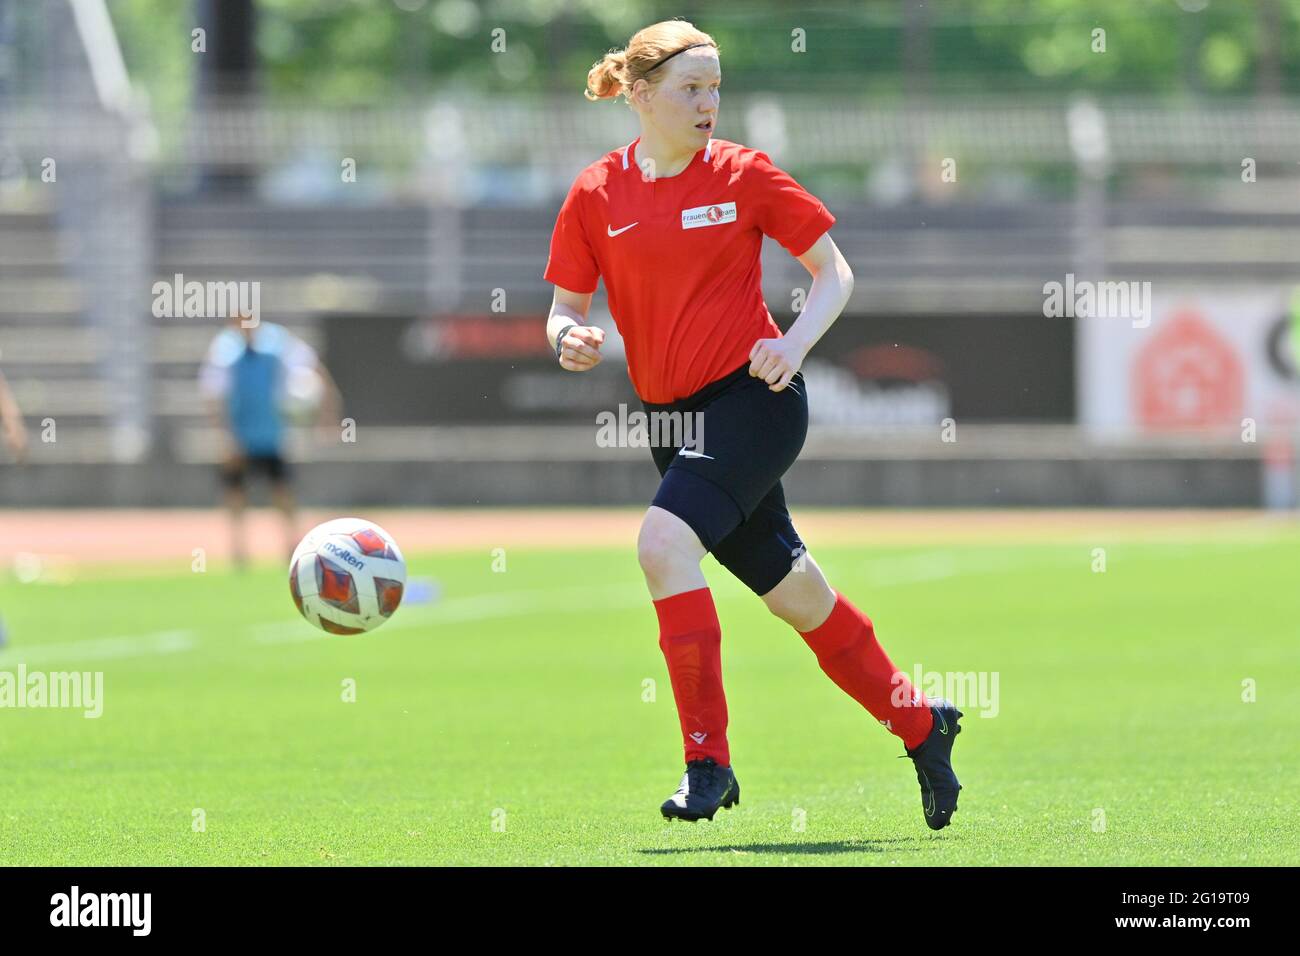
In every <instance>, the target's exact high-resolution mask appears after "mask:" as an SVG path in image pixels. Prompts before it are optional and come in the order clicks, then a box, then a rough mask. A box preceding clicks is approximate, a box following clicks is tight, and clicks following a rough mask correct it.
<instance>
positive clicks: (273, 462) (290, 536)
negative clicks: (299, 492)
mask: <svg viewBox="0 0 1300 956" xmlns="http://www.w3.org/2000/svg"><path fill="white" fill-rule="evenodd" d="M266 469H267V473H268V474H269V475H270V478H271V501H272V503H273V504H274V505H275V508H276V510H277V511H279V512H280V517H281V519H282V521H283V522H284V547H285V551H284V556H285V559H286V560H287V559H288V558H290V557H291V556H292V555H293V551H294V548H296V547H298V519H297V501H296V499H295V497H294V493H293V483H292V481H291V480H290V474H289V466H288V465H287V464H286V463H285V460H284V458H283V456H281V455H278V454H277V455H273V456H269V457H268V458H267V462H266Z"/></svg>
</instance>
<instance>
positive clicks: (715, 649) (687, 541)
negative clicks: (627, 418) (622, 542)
mask: <svg viewBox="0 0 1300 956" xmlns="http://www.w3.org/2000/svg"><path fill="white" fill-rule="evenodd" d="M719 496H721V497H722V498H723V499H725V495H724V493H723V492H721V491H720V490H719V489H717V488H713V487H711V486H708V485H707V484H703V483H700V482H699V481H698V479H694V478H692V477H691V476H689V475H686V474H684V473H682V472H679V471H677V470H675V469H670V470H668V473H667V475H666V476H665V478H664V481H663V482H662V483H661V485H660V489H659V492H658V494H656V496H655V503H654V504H653V505H652V506H651V507H650V509H649V510H648V511H647V512H646V516H645V518H644V519H643V521H642V523H641V531H640V534H639V535H638V538H637V558H638V560H639V562H640V564H641V570H642V573H643V574H644V575H645V580H646V587H647V588H648V589H649V591H650V596H651V598H652V600H653V601H654V608H655V615H656V617H657V618H658V621H659V648H660V650H661V651H662V652H663V655H664V662H665V664H666V665H667V667H668V677H669V680H670V681H671V683H672V688H673V700H674V702H675V703H676V705H677V718H678V722H679V725H680V727H681V732H682V749H683V751H684V754H685V760H686V773H685V774H684V775H683V777H682V781H681V784H680V785H679V787H678V789H677V792H676V793H675V794H673V796H671V797H669V798H668V799H667V800H666V801H664V803H663V805H662V806H661V807H660V812H661V813H662V814H663V815H664V816H665V817H670V818H677V819H683V820H692V821H693V820H698V819H701V818H707V819H712V818H713V815H714V813H716V812H717V810H718V808H719V807H730V806H732V805H733V804H735V803H738V802H739V799H740V788H739V784H738V783H737V782H736V778H735V775H734V773H733V772H732V770H731V753H730V749H729V746H728V744H727V699H726V694H725V693H724V691H723V686H722V627H721V625H720V624H719V622H718V612H717V609H716V607H715V606H714V603H713V594H712V592H711V591H710V590H709V587H708V583H707V582H706V581H705V580H704V573H703V571H702V570H701V569H700V561H701V560H702V559H703V557H704V555H705V553H706V551H705V544H704V541H705V540H707V538H708V536H709V535H710V532H709V530H708V528H709V527H710V526H711V525H712V524H713V521H715V520H716V516H717V515H719V514H720V513H721V510H720V506H727V507H732V508H734V505H731V504H730V503H729V502H727V501H725V500H719ZM710 516H714V517H712V518H711V517H710ZM737 517H739V516H737ZM701 532H703V537H702V535H701Z"/></svg>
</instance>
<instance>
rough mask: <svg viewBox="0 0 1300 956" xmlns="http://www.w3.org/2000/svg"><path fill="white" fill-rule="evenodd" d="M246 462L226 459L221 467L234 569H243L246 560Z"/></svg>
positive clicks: (223, 500) (222, 489)
mask: <svg viewBox="0 0 1300 956" xmlns="http://www.w3.org/2000/svg"><path fill="white" fill-rule="evenodd" d="M247 471H248V468H247V462H246V461H245V460H244V459H243V458H242V457H235V458H231V459H229V460H227V461H226V462H225V463H224V464H223V465H222V467H221V497H222V502H223V504H224V505H225V508H226V515H227V517H228V518H229V522H230V558H231V561H232V562H233V563H234V566H235V569H236V570H243V568H244V565H245V563H246V562H247V560H248V555H247V552H246V551H245V550H244V510H245V508H246V507H247V505H248V496H247V493H246V492H245V490H244V481H245V477H246V475H247Z"/></svg>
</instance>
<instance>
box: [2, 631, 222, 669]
mask: <svg viewBox="0 0 1300 956" xmlns="http://www.w3.org/2000/svg"><path fill="white" fill-rule="evenodd" d="M197 643H198V642H197V641H196V640H195V636H194V632H193V631H158V632H156V633H153V634H141V635H137V636H134V637H92V638H88V639H86V640H84V641H63V642H61V643H56V644H31V645H28V646H25V647H24V646H17V647H15V646H12V645H11V646H10V647H7V648H5V649H4V650H0V666H3V665H8V664H10V663H13V664H17V663H20V662H21V663H24V664H31V663H34V662H46V661H60V660H63V661H69V660H71V661H103V660H112V659H114V658H119V657H144V656H147V655H150V654H178V653H180V652H182V651H188V650H191V649H193V648H194V647H195V646H196V644H197Z"/></svg>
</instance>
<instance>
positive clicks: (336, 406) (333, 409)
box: [316, 358, 343, 429]
mask: <svg viewBox="0 0 1300 956" xmlns="http://www.w3.org/2000/svg"><path fill="white" fill-rule="evenodd" d="M316 374H317V375H319V376H320V380H321V384H322V385H323V386H324V394H323V395H322V396H321V403H320V415H319V418H318V420H317V425H318V426H319V427H320V428H323V429H334V428H338V427H339V426H340V425H342V423H343V393H342V392H340V391H339V386H338V383H337V382H335V381H334V376H333V375H331V374H330V370H329V369H328V368H326V367H325V363H324V362H322V361H321V360H320V359H319V358H317V359H316Z"/></svg>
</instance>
